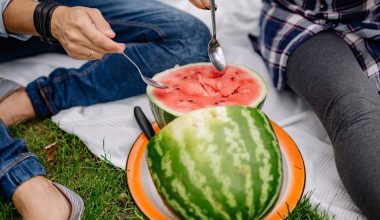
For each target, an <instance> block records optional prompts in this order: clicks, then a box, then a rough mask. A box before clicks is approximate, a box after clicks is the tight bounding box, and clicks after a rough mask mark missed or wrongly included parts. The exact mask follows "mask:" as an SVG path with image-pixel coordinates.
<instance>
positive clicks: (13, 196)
mask: <svg viewBox="0 0 380 220" xmlns="http://www.w3.org/2000/svg"><path fill="white" fill-rule="evenodd" d="M44 175H45V169H44V168H43V166H42V165H41V164H40V163H39V162H38V160H37V158H36V157H35V156H34V155H32V154H31V153H29V152H28V149H27V147H26V146H25V143H24V142H23V141H21V140H13V139H12V138H11V137H10V134H9V132H8V130H7V128H6V126H5V125H4V124H3V123H2V121H1V120H0V190H1V194H2V195H4V196H5V198H6V199H7V200H8V201H10V200H12V201H13V203H14V205H15V206H16V208H17V209H18V211H19V212H20V214H21V215H22V216H23V218H25V219H68V217H69V214H70V205H69V202H68V201H67V200H66V198H65V197H64V196H63V195H62V194H61V193H60V191H58V190H57V189H56V188H55V187H54V186H53V185H52V184H51V183H50V182H49V181H48V180H47V179H46V178H45V177H44Z"/></svg>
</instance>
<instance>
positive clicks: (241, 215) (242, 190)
mask: <svg viewBox="0 0 380 220" xmlns="http://www.w3.org/2000/svg"><path fill="white" fill-rule="evenodd" d="M147 157H148V159H147V160H148V167H149V170H150V173H151V176H152V179H153V182H154V183H155V186H156V188H157V191H158V192H159V194H160V195H161V197H162V198H163V199H164V201H165V202H166V204H167V205H168V206H169V207H170V209H171V210H172V211H173V212H174V213H175V214H176V216H178V217H179V218H180V219H197V220H198V219H237V220H239V219H244V220H245V219H261V218H263V217H264V216H265V215H266V214H267V213H268V212H269V211H270V210H271V209H272V208H273V206H274V204H275V202H276V200H277V198H278V196H279V192H280V188H281V183H282V161H281V153H280V149H279V144H278V141H277V138H276V136H275V134H274V131H273V129H272V126H271V124H270V122H269V120H268V118H267V117H266V115H265V114H264V113H263V112H261V111H260V110H258V109H257V108H251V107H239V106H229V107H212V108H204V109H201V110H196V111H192V112H190V113H188V114H185V115H183V116H181V117H179V118H177V119H175V120H174V121H172V122H171V123H169V124H168V125H167V126H165V127H164V128H163V129H161V131H160V132H158V133H157V134H156V135H155V136H154V137H153V139H151V141H150V142H149V145H148V156H147Z"/></svg>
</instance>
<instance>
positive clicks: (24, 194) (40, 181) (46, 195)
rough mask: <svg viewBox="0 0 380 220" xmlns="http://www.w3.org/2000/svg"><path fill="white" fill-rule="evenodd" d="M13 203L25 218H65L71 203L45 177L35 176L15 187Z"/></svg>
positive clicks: (67, 215)
mask: <svg viewBox="0 0 380 220" xmlns="http://www.w3.org/2000/svg"><path fill="white" fill-rule="evenodd" d="M12 201H13V204H14V205H15V206H16V208H17V210H18V211H19V213H20V214H21V216H22V217H23V219H26V220H37V219H38V220H45V219H46V220H50V219H57V220H67V219H69V217H70V213H71V204H70V203H69V201H68V200H67V198H66V197H65V196H64V195H63V194H62V193H61V192H60V191H59V190H58V189H57V188H56V187H55V186H54V185H53V184H52V183H51V182H50V181H49V180H48V179H46V178H45V177H42V176H36V177H33V178H32V179H30V180H27V181H26V182H24V183H22V184H21V185H20V186H19V187H17V189H16V191H15V193H14V194H13V197H12Z"/></svg>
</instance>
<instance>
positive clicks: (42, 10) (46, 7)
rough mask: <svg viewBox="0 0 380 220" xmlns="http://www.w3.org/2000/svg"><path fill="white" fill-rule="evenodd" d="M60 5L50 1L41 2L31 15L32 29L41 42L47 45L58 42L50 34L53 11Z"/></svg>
mask: <svg viewBox="0 0 380 220" xmlns="http://www.w3.org/2000/svg"><path fill="white" fill-rule="evenodd" d="M58 6H61V4H59V3H57V2H52V1H46V2H42V3H40V4H38V5H37V7H36V9H35V10H34V14H33V22H34V27H35V28H36V31H37V33H38V34H39V35H40V39H41V40H42V41H45V42H48V43H56V42H58V41H57V40H56V39H55V38H54V37H53V35H52V33H51V17H52V15H53V12H54V10H55V9H56V8H57V7H58Z"/></svg>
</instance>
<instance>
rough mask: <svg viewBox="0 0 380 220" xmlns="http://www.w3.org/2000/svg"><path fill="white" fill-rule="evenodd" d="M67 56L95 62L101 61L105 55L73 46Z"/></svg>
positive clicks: (76, 45)
mask: <svg viewBox="0 0 380 220" xmlns="http://www.w3.org/2000/svg"><path fill="white" fill-rule="evenodd" d="M68 55H69V56H70V57H72V58H74V59H77V60H96V59H102V58H103V57H104V55H105V54H104V53H102V52H99V51H96V50H92V49H89V48H87V47H84V46H81V45H78V44H75V45H73V46H72V47H71V48H70V52H68Z"/></svg>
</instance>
